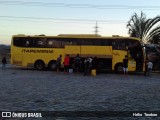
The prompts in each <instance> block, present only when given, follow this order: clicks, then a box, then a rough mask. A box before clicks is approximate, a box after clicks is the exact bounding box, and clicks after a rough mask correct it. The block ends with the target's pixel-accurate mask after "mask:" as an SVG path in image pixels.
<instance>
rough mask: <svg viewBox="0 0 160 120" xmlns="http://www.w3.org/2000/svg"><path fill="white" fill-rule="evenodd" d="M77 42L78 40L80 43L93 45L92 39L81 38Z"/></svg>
mask: <svg viewBox="0 0 160 120" xmlns="http://www.w3.org/2000/svg"><path fill="white" fill-rule="evenodd" d="M79 42H80V45H95V43H94V40H93V39H87V38H84V39H83V38H82V39H80V40H79Z"/></svg>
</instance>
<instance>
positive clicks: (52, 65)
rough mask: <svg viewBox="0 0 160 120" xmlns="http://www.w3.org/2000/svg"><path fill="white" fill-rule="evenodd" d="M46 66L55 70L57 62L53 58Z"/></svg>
mask: <svg viewBox="0 0 160 120" xmlns="http://www.w3.org/2000/svg"><path fill="white" fill-rule="evenodd" d="M48 67H49V69H50V70H53V71H55V70H57V62H56V61H55V60H52V61H50V62H49V64H48Z"/></svg>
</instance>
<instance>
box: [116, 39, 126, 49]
mask: <svg viewBox="0 0 160 120" xmlns="http://www.w3.org/2000/svg"><path fill="white" fill-rule="evenodd" d="M126 42H127V41H126V40H118V49H119V50H127V43H126Z"/></svg>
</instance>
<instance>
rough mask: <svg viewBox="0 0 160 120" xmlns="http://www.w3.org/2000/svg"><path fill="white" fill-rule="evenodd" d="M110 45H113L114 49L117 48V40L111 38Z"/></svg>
mask: <svg viewBox="0 0 160 120" xmlns="http://www.w3.org/2000/svg"><path fill="white" fill-rule="evenodd" d="M112 47H113V49H114V50H118V49H119V47H118V40H113V41H112Z"/></svg>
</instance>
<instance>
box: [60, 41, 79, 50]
mask: <svg viewBox="0 0 160 120" xmlns="http://www.w3.org/2000/svg"><path fill="white" fill-rule="evenodd" d="M61 41H62V47H63V48H64V47H65V45H77V39H61Z"/></svg>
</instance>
